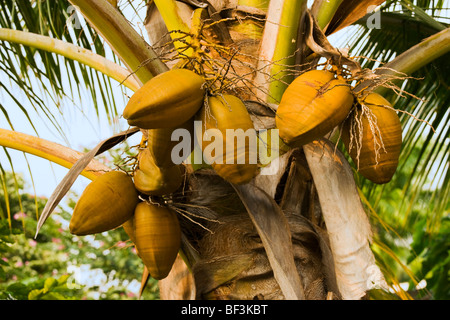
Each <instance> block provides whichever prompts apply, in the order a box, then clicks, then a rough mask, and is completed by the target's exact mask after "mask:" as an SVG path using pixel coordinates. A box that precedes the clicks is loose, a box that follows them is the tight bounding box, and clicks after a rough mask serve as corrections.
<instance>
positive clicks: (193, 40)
mask: <svg viewBox="0 0 450 320" xmlns="http://www.w3.org/2000/svg"><path fill="white" fill-rule="evenodd" d="M308 18H309V20H308ZM305 19H306V20H305V21H306V22H305V26H306V29H305V34H306V44H307V46H308V47H309V49H311V50H312V52H314V53H315V56H317V57H319V58H324V59H325V61H326V62H324V63H322V64H319V63H318V61H308V62H307V63H306V64H298V65H293V66H290V67H289V68H288V69H285V70H284V71H283V72H285V73H286V74H289V75H295V80H294V81H293V82H292V83H290V84H289V85H288V87H287V89H286V91H285V93H284V94H283V96H282V99H281V101H280V102H279V105H278V106H274V105H269V104H267V103H266V102H265V101H262V100H261V99H260V98H258V97H259V95H258V94H257V92H258V91H259V90H262V91H263V93H265V94H267V92H265V91H264V89H262V88H261V87H260V86H259V85H255V84H254V82H253V81H252V79H253V78H254V76H255V74H257V73H264V72H265V71H264V69H263V68H258V67H257V65H258V63H257V62H258V60H257V59H256V58H255V57H254V56H253V55H252V54H250V53H248V52H242V51H241V50H240V49H239V47H233V46H225V45H222V44H218V43H216V42H215V41H214V40H213V39H211V37H208V33H207V32H206V31H208V30H210V29H212V28H213V27H215V26H217V25H218V24H219V23H223V22H226V21H229V20H230V19H225V20H218V21H212V22H210V21H203V20H202V19H201V14H197V15H195V16H194V23H193V28H192V32H191V33H183V32H180V31H177V34H178V35H179V36H178V37H174V38H173V39H172V40H171V41H170V42H167V43H164V44H161V45H160V46H159V47H158V46H155V49H157V50H159V51H160V52H161V56H160V58H161V60H162V61H164V62H166V63H167V64H170V63H172V62H173V63H172V65H173V66H172V69H171V70H170V71H167V72H165V73H162V74H160V75H158V76H156V77H154V78H152V79H151V80H150V81H148V82H147V83H146V84H144V86H143V87H142V88H141V89H139V90H138V91H136V92H135V93H134V95H133V96H132V97H131V98H130V100H129V102H128V104H127V106H126V108H125V110H124V113H123V116H124V118H125V119H127V120H128V123H129V124H130V126H136V127H138V128H139V129H140V130H141V131H142V132H143V133H144V135H143V140H142V143H141V146H140V148H139V154H138V155H137V158H136V159H135V161H136V162H135V164H134V165H133V170H132V172H130V173H124V172H119V171H112V172H108V173H106V174H104V175H102V176H101V177H99V178H98V179H97V180H94V181H93V182H92V183H91V184H90V185H89V186H88V187H87V188H86V190H85V192H84V193H83V194H82V195H81V197H80V199H79V201H78V203H77V205H76V207H75V210H74V213H73V216H72V220H71V225H70V230H71V232H72V233H74V234H78V235H85V234H94V233H99V232H103V231H107V230H111V229H114V228H117V227H119V226H123V227H124V229H125V230H126V232H127V234H128V235H129V236H130V239H131V240H132V242H133V243H134V244H135V246H136V249H137V252H138V255H139V257H140V258H141V259H142V261H143V262H144V264H145V266H146V271H147V272H148V273H149V275H150V276H151V277H153V278H155V279H163V278H165V277H166V276H167V275H168V274H169V272H170V270H171V268H172V265H173V264H174V262H175V259H176V257H177V253H178V252H179V250H180V248H181V247H182V243H183V234H182V232H181V230H182V229H183V226H182V227H180V221H179V220H180V219H179V218H178V217H177V214H176V212H178V213H180V214H181V215H182V216H183V217H184V218H186V219H187V220H189V221H190V222H194V223H195V224H196V225H199V226H202V225H201V223H198V222H196V220H195V219H193V218H199V217H200V218H202V219H206V220H208V221H209V222H217V221H219V218H220V215H217V214H210V213H211V212H214V211H217V210H220V208H219V207H220V206H218V207H217V208H213V209H211V208H210V207H208V206H207V205H206V206H203V205H202V204H201V201H200V202H198V194H196V192H198V190H192V189H189V188H190V187H192V183H193V184H195V179H196V178H195V172H194V171H193V170H192V167H191V166H189V165H186V164H184V163H182V164H180V163H174V161H173V159H172V158H171V154H172V150H173V148H174V145H175V144H174V142H173V141H172V134H173V132H174V131H175V130H176V129H184V130H185V131H186V132H189V133H190V135H191V138H193V137H194V136H196V137H203V136H204V131H206V130H207V129H215V130H218V131H219V132H221V133H222V138H221V139H222V140H220V144H222V145H223V146H224V148H223V149H224V150H225V149H226V146H228V145H229V143H227V141H226V138H225V137H226V135H225V131H226V130H227V129H234V130H237V129H241V130H243V131H246V130H249V129H253V130H254V129H255V127H256V125H255V124H256V120H254V118H253V117H252V116H254V114H253V111H251V110H250V109H251V108H249V105H251V103H250V104H249V103H248V100H252V101H253V102H256V103H257V104H258V105H259V107H258V108H259V110H260V113H259V115H260V116H261V115H263V117H269V118H272V119H273V120H274V121H271V122H268V123H270V124H271V126H266V127H265V129H278V130H279V134H280V138H281V141H282V142H283V143H284V144H285V145H287V146H288V147H289V148H290V149H295V148H298V147H301V146H304V145H306V144H309V143H310V142H313V141H315V140H318V139H321V138H322V137H324V136H325V135H327V134H328V133H330V132H332V131H333V130H334V129H335V128H339V131H340V137H342V140H343V142H344V145H345V147H346V148H347V150H348V152H349V154H350V156H351V157H352V159H353V161H354V162H355V163H356V164H357V169H358V172H359V173H360V174H361V175H363V176H364V177H366V178H367V179H370V180H371V181H373V182H375V183H386V182H388V181H390V180H391V178H392V176H393V174H394V173H395V170H396V168H397V165H398V157H399V154H400V149H401V143H402V131H401V125H400V121H399V118H398V116H397V113H396V111H398V110H395V109H394V108H393V107H392V106H391V105H390V104H389V102H388V101H387V100H385V99H384V98H383V97H382V96H380V95H379V94H377V93H375V92H372V91H373V89H374V88H375V87H377V86H385V87H388V88H391V89H397V87H395V85H394V84H393V83H392V81H393V80H397V79H399V78H402V79H405V78H406V77H404V76H403V75H395V76H386V75H377V74H376V73H374V72H373V71H371V70H363V69H361V67H360V66H359V65H358V64H357V63H356V62H355V61H354V60H353V59H351V58H349V57H347V56H345V55H343V54H341V53H340V52H339V51H338V50H336V49H335V48H333V47H332V46H331V45H330V44H329V43H328V42H327V40H326V37H325V36H324V35H323V33H321V31H320V29H319V28H317V26H316V25H315V22H314V21H313V19H312V18H311V16H310V15H309V14H306V15H305ZM270 63H272V64H277V63H278V62H276V61H275V62H273V61H272V62H270ZM266 75H267V76H268V77H269V81H283V80H282V79H278V78H277V77H276V75H273V74H272V75H269V74H266ZM249 110H250V111H249ZM260 118H261V117H260ZM195 120H197V121H201V123H202V127H201V129H202V130H201V132H197V133H196V134H194V121H195ZM216 139H218V138H217V137H216ZM250 139H252V138H250ZM254 139H257V136H256V135H255V136H254ZM210 143H211V142H210V141H209V142H208V141H203V140H202V139H200V140H197V141H193V142H192V144H191V150H190V151H191V153H192V152H193V151H194V147H195V146H194V145H195V144H197V145H198V146H199V147H200V149H201V150H202V151H203V152H204V151H205V150H207V149H208V148H210ZM227 151H228V150H227ZM232 151H233V156H232V157H233V159H234V160H237V159H238V158H244V159H250V158H251V152H254V150H251V149H250V143H248V144H246V145H245V146H244V147H243V148H240V149H238V148H236V147H234V148H233V149H232ZM188 156H189V153H187V154H185V159H186V158H187V157H188ZM205 156H206V158H207V159H206V160H207V163H208V164H209V165H210V169H211V170H212V172H213V174H212V176H213V177H214V178H211V179H220V181H221V185H222V184H223V183H225V184H227V185H232V186H236V185H237V186H239V185H245V184H248V183H251V181H252V180H253V179H255V177H257V176H258V174H259V170H260V168H261V165H260V164H258V163H248V162H247V163H238V161H234V162H233V163H227V161H225V157H226V156H227V155H226V153H225V152H223V153H220V152H216V153H215V154H214V156H212V155H211V153H210V154H209V157H208V156H207V155H205ZM208 179H209V178H208ZM186 181H188V182H186ZM187 184H190V187H189V186H188V187H187ZM220 190H221V191H223V190H224V189H220ZM193 195H195V197H196V201H197V202H196V203H191V204H190V202H189V201H190V200H189V199H191V197H192V196H193ZM229 195H230V197H231V198H233V196H235V193H234V192H230V193H229ZM217 199H218V198H217ZM217 199H216V200H217ZM228 200H230V199H226V197H225V200H224V201H225V202H227V201H228ZM235 202H236V199H234V200H232V201H231V200H230V201H228V203H227V204H226V205H225V206H224V207H225V208H226V210H227V211H230V210H232V209H233V205H231V204H232V203H235ZM205 203H206V202H205ZM207 203H208V205H211V202H207ZM235 209H236V210H237V211H242V210H245V209H243V206H242V203H241V204H240V205H237V206H236V208H235ZM208 212H209V213H208ZM225 220H226V219H225ZM184 223H185V222H184ZM184 226H185V224H184ZM204 230H207V231H211V230H209V229H208V228H206V227H204ZM205 241H208V240H207V239H206V240H205ZM254 246H255V247H260V244H254ZM240 258H242V259H244V260H245V261H244V262H245V263H250V262H248V261H247V260H246V258H244V257H240ZM244 262H243V263H244ZM199 268H200V270H201V266H200V267H199ZM197 270H199V269H197ZM320 283H322V282H320ZM321 285H322V284H321ZM325 294H326V293H325ZM268 296H270V295H267V296H266V297H268Z"/></svg>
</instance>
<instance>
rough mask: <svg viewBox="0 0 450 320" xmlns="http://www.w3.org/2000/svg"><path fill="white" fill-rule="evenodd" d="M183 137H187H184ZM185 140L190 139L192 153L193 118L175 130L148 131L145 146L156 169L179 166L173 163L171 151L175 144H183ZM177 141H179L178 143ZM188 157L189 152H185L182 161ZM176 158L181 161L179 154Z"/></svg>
mask: <svg viewBox="0 0 450 320" xmlns="http://www.w3.org/2000/svg"><path fill="white" fill-rule="evenodd" d="M179 134H182V136H181V137H180V135H179ZM184 135H187V137H185V136H184ZM185 138H189V139H190V141H189V144H190V151H191V152H192V150H193V149H194V143H193V140H194V119H193V118H191V119H189V120H188V121H186V122H185V123H183V124H181V125H180V126H178V127H175V128H160V129H151V130H148V138H147V145H148V149H149V150H150V154H151V155H152V157H153V160H154V162H155V164H156V165H157V166H158V167H171V166H173V165H175V164H180V163H179V162H178V163H174V162H173V159H172V151H174V147H175V146H176V145H177V144H179V143H183V139H185ZM178 139H180V141H179V140H178ZM184 151H186V150H184ZM174 152H175V151H174ZM189 155H190V152H189V153H188V152H186V154H184V157H183V158H184V159H183V160H185V159H186V158H187V157H188V156H189ZM176 158H177V159H176V160H177V161H179V160H181V159H180V158H181V157H180V155H179V154H177V155H176Z"/></svg>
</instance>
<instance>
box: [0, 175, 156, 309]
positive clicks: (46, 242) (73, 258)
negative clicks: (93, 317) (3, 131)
mask: <svg viewBox="0 0 450 320" xmlns="http://www.w3.org/2000/svg"><path fill="white" fill-rule="evenodd" d="M5 177H6V181H7V191H8V198H9V205H10V208H11V213H12V219H11V222H12V225H11V228H10V226H9V225H8V220H7V219H0V299H18V300H28V299H29V300H33V299H51V300H55V299H56V300H59V299H77V300H79V299H98V300H103V299H107V300H117V299H120V300H125V299H138V296H137V294H136V293H137V290H138V289H139V286H140V282H141V277H142V272H143V264H142V263H141V260H140V259H139V258H138V257H137V255H136V252H135V250H134V247H133V246H131V244H130V241H129V239H128V236H127V235H126V233H125V232H124V231H123V229H122V228H118V229H116V230H112V231H109V232H105V233H102V234H97V235H95V237H94V236H84V237H77V236H74V235H72V234H70V232H69V230H68V224H69V220H70V213H69V212H71V209H73V207H74V206H75V201H76V199H77V197H78V195H76V194H74V193H72V194H70V195H68V197H67V201H66V204H65V205H64V207H63V206H60V207H59V208H58V209H57V211H55V213H54V214H53V215H52V217H51V218H50V219H48V221H47V222H46V223H45V225H44V226H43V227H42V229H41V231H40V232H39V234H38V236H37V238H36V239H34V235H35V232H36V221H37V220H36V207H35V205H36V204H37V205H38V210H39V212H42V209H43V207H44V205H45V202H46V200H47V199H43V198H38V199H36V198H35V197H34V196H32V195H29V194H26V193H22V192H23V189H24V183H25V181H24V180H23V178H22V177H21V176H20V175H17V174H16V177H17V181H18V183H19V192H20V202H21V205H19V196H18V194H17V190H16V189H15V186H14V185H15V183H14V179H13V177H12V174H11V173H8V172H6V174H5ZM21 206H22V208H23V209H22V210H23V211H21V209H20V207H21ZM0 207H1V210H2V212H3V214H5V213H6V203H5V193H4V191H3V190H0ZM80 267H81V270H86V269H88V270H90V272H91V274H95V275H97V279H94V278H92V281H94V280H97V281H94V282H92V283H85V282H84V281H82V283H79V282H78V277H77V272H72V273H69V271H74V270H77V268H80ZM81 272H82V271H81ZM78 275H81V273H80V271H79V272H78ZM99 279H100V280H103V281H101V282H100V283H99V281H98V280H99ZM129 285H132V287H129ZM141 298H142V299H158V287H157V283H156V281H152V280H150V282H149V283H148V285H147V287H146V289H145V291H144V293H143V295H142V297H141Z"/></svg>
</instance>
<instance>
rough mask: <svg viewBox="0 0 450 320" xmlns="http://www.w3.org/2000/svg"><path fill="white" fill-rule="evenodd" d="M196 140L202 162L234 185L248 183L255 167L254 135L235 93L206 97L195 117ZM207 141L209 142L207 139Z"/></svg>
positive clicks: (255, 149)
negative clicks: (199, 124) (198, 122)
mask: <svg viewBox="0 0 450 320" xmlns="http://www.w3.org/2000/svg"><path fill="white" fill-rule="evenodd" d="M198 120H200V121H201V123H202V125H201V127H199V128H196V129H197V131H200V130H198V129H201V132H197V133H196V136H197V140H198V143H199V145H200V146H201V147H202V150H203V157H204V160H205V162H206V163H208V164H210V165H211V166H212V168H213V169H214V171H216V173H217V174H218V175H219V176H221V177H222V178H224V179H225V180H227V181H229V182H231V183H234V184H243V183H247V182H249V181H250V180H251V179H252V178H253V177H255V176H256V174H257V170H258V164H257V163H258V160H257V135H256V131H255V129H254V127H253V122H252V120H251V119H250V115H249V114H248V111H247V109H246V107H245V105H244V103H243V102H242V101H241V100H240V99H239V98H238V97H236V96H233V95H223V96H216V97H209V98H208V103H207V105H205V106H204V107H203V108H202V109H201V112H200V114H199V116H198ZM208 140H210V141H208Z"/></svg>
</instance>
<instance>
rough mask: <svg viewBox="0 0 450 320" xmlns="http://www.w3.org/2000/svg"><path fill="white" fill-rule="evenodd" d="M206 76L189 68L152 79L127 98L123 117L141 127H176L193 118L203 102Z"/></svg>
mask: <svg viewBox="0 0 450 320" xmlns="http://www.w3.org/2000/svg"><path fill="white" fill-rule="evenodd" d="M204 95H205V88H204V80H203V78H202V77H201V76H199V75H198V74H196V73H195V72H193V71H190V70H187V69H173V70H170V71H167V72H164V73H162V74H159V75H157V76H156V77H154V78H152V79H150V80H149V81H148V82H147V83H145V85H144V86H142V87H141V88H140V89H139V90H138V91H136V92H135V93H134V94H133V95H132V96H131V98H130V100H129V101H128V104H127V105H126V107H125V109H124V111H123V117H124V118H125V119H127V121H128V124H129V125H130V126H137V127H139V128H142V129H155V128H173V127H176V126H179V125H181V124H183V123H184V122H186V121H187V120H189V119H190V118H192V117H193V116H194V114H195V113H196V112H197V110H198V109H199V108H200V107H201V106H202V104H203V98H204Z"/></svg>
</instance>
